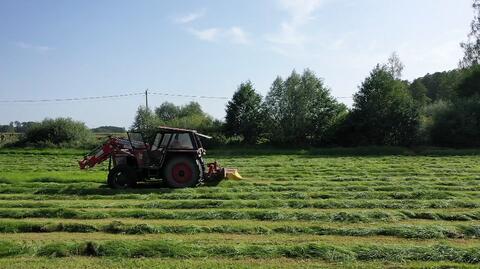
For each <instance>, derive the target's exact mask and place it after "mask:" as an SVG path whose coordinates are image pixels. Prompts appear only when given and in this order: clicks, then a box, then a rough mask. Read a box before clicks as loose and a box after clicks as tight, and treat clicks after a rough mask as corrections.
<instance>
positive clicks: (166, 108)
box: [155, 102, 180, 121]
mask: <svg viewBox="0 0 480 269" xmlns="http://www.w3.org/2000/svg"><path fill="white" fill-rule="evenodd" d="M179 111H180V108H179V107H178V106H176V105H174V104H172V103H170V102H164V103H162V104H161V105H160V106H159V107H157V108H155V114H156V115H157V117H158V118H159V119H160V120H161V121H170V120H173V119H175V118H176V117H178V114H179Z"/></svg>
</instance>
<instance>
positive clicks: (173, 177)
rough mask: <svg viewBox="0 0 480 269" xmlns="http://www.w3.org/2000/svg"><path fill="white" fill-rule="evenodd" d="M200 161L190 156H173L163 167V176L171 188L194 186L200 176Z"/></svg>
mask: <svg viewBox="0 0 480 269" xmlns="http://www.w3.org/2000/svg"><path fill="white" fill-rule="evenodd" d="M201 171H202V170H201V169H200V162H199V161H198V160H197V159H196V158H193V157H190V156H175V157H172V158H170V160H168V162H167V164H166V165H165V166H164V168H163V175H164V176H163V177H164V179H165V181H166V183H167V185H168V186H169V187H171V188H190V187H195V186H197V184H198V183H199V182H200V179H201V177H202V173H201Z"/></svg>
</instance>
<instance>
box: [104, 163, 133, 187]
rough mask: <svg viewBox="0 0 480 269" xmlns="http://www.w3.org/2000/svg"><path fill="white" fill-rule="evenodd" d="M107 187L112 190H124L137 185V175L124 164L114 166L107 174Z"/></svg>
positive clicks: (131, 168)
mask: <svg viewBox="0 0 480 269" xmlns="http://www.w3.org/2000/svg"><path fill="white" fill-rule="evenodd" d="M107 183H108V186H110V188H112V189H126V188H130V187H134V186H135V185H136V184H137V173H136V172H135V169H134V168H133V167H131V166H128V165H126V164H121V165H117V166H115V167H114V168H113V169H112V170H110V173H108V180H107Z"/></svg>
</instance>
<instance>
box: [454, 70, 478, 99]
mask: <svg viewBox="0 0 480 269" xmlns="http://www.w3.org/2000/svg"><path fill="white" fill-rule="evenodd" d="M457 92H458V95H459V97H462V98H465V97H472V96H475V95H480V65H475V66H472V67H471V68H469V69H468V70H466V74H465V76H464V78H463V80H462V81H461V82H460V84H459V85H458V90H457Z"/></svg>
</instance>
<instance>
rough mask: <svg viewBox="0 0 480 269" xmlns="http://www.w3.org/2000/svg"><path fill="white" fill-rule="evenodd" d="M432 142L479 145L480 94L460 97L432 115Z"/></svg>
mask: <svg viewBox="0 0 480 269" xmlns="http://www.w3.org/2000/svg"><path fill="white" fill-rule="evenodd" d="M431 137H432V142H433V143H434V144H435V145H438V146H448V147H479V146H480V96H478V95H475V96H473V97H470V98H460V99H458V100H457V101H456V102H455V103H454V104H453V105H451V106H449V107H448V108H447V109H444V110H442V111H440V113H437V114H435V115H434V119H433V126H432V128H431Z"/></svg>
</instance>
